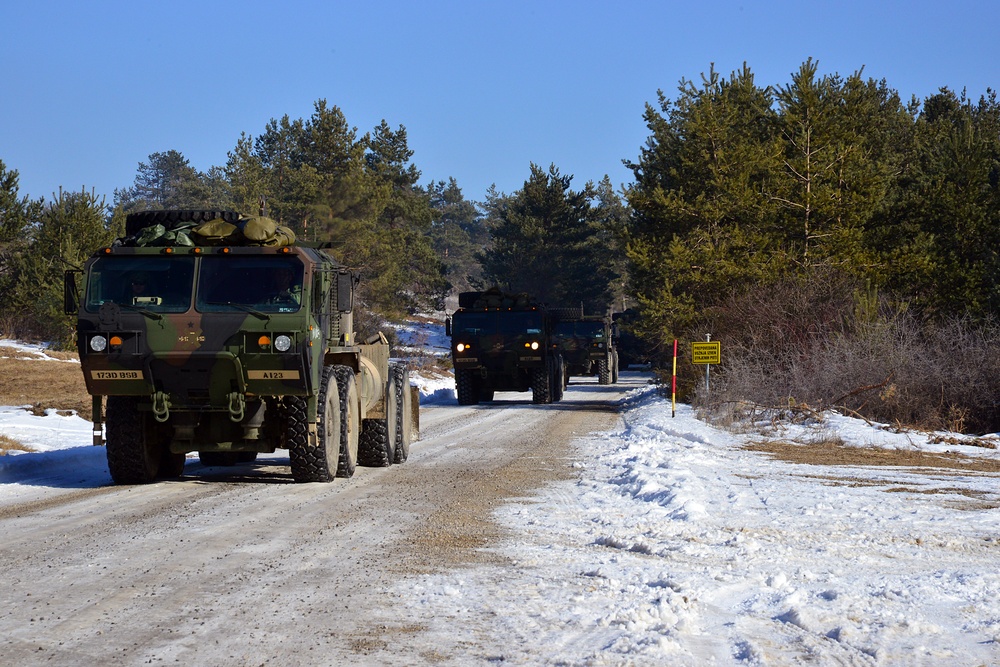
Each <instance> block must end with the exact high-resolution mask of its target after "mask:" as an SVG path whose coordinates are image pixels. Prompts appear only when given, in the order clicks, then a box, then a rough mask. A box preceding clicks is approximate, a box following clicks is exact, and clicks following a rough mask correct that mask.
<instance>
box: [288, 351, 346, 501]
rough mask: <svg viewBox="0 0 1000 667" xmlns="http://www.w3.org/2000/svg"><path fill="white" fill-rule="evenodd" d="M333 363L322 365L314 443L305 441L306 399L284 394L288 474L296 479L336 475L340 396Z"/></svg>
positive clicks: (326, 479) (321, 479)
mask: <svg viewBox="0 0 1000 667" xmlns="http://www.w3.org/2000/svg"><path fill="white" fill-rule="evenodd" d="M336 368H337V367H336V366H326V367H324V368H323V377H322V380H321V382H320V388H319V405H318V406H317V412H316V416H317V418H318V420H319V424H318V426H317V429H316V431H317V434H316V435H317V438H316V442H315V443H311V442H309V425H308V411H307V408H306V401H305V399H304V398H301V397H299V396H286V397H285V423H286V431H285V443H286V445H287V446H288V460H289V463H291V467H292V478H293V479H294V480H295V481H296V482H332V481H333V478H334V477H336V475H337V465H338V459H339V457H340V440H341V437H340V436H341V433H340V429H341V421H342V420H341V415H340V410H341V404H342V401H341V398H340V388H339V386H338V384H337V376H336Z"/></svg>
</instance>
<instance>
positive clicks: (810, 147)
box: [623, 60, 1000, 430]
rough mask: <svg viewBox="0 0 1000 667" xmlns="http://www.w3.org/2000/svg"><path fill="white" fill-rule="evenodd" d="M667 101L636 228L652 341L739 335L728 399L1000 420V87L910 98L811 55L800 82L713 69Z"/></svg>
mask: <svg viewBox="0 0 1000 667" xmlns="http://www.w3.org/2000/svg"><path fill="white" fill-rule="evenodd" d="M658 102H659V104H658V105H657V106H653V105H647V108H646V113H645V120H646V123H647V126H648V128H649V130H650V136H649V138H648V140H647V141H646V144H645V145H644V146H643V147H642V150H641V154H640V155H639V158H638V160H637V161H635V162H630V163H628V165H629V166H630V167H631V169H632V171H633V173H634V175H635V183H634V185H632V186H630V187H629V188H628V190H627V192H626V200H627V202H628V204H629V206H630V209H631V215H630V217H629V218H628V221H627V224H626V226H625V230H624V233H623V242H624V244H625V248H626V255H627V257H628V270H629V273H630V287H631V290H630V293H631V296H632V297H633V298H634V300H635V301H634V303H635V304H636V306H637V308H638V310H639V311H640V313H641V317H640V318H639V319H638V320H637V328H638V329H639V330H640V331H641V333H642V334H644V335H645V336H646V337H647V339H648V340H649V341H651V342H652V343H654V344H655V346H657V347H658V349H659V350H660V351H661V352H663V353H665V352H666V350H668V349H669V347H670V346H671V345H672V342H673V339H674V338H675V337H677V338H680V339H681V340H704V337H703V336H704V334H705V333H706V332H711V333H713V334H714V336H713V339H721V340H723V347H724V353H723V365H722V367H721V368H720V369H719V370H720V371H721V372H720V373H718V374H713V377H714V378H717V379H718V383H717V389H718V391H716V392H714V393H713V395H712V399H714V400H716V401H721V400H731V401H738V400H744V401H745V400H756V401H761V402H771V403H772V404H779V405H780V404H782V402H784V403H785V404H786V405H787V404H788V402H789V401H791V402H793V403H794V402H796V401H808V402H810V403H811V404H813V405H814V406H815V405H817V404H824V403H826V404H830V403H831V402H836V401H838V400H841V401H843V403H844V404H845V405H847V406H848V407H849V408H851V409H856V410H858V411H861V412H862V413H865V414H868V415H872V416H875V417H877V418H880V419H888V420H890V421H893V420H896V419H899V420H900V421H903V422H905V423H914V421H921V420H922V421H923V422H924V423H926V424H928V425H931V426H938V427H941V426H954V425H957V424H959V423H962V424H965V425H966V426H970V427H971V428H973V429H978V430H990V429H994V430H995V429H996V428H997V427H1000V411H998V409H997V407H996V400H995V397H996V396H997V395H998V392H1000V381H997V380H996V379H994V378H995V377H996V375H997V374H996V370H997V369H996V368H993V367H992V364H991V363H988V362H990V361H991V360H992V358H993V357H995V356H996V355H995V350H996V347H997V343H998V342H1000V332H998V329H997V327H996V325H995V323H994V314H995V313H996V312H997V308H998V306H1000V291H998V285H1000V258H998V254H997V251H998V249H1000V224H998V223H1000V186H998V181H1000V106H998V104H997V100H996V97H995V94H994V92H993V91H987V93H986V94H985V95H984V96H982V97H981V98H980V99H978V100H973V99H970V98H969V97H968V96H967V95H966V93H965V92H962V93H959V94H956V93H954V92H952V91H950V90H948V89H945V88H942V89H940V91H939V92H938V93H936V94H934V95H932V96H930V97H928V98H927V99H925V100H923V101H922V102H920V101H918V100H916V99H912V100H910V101H909V102H906V103H904V102H903V101H902V100H901V99H900V96H899V94H898V93H897V92H896V91H894V90H893V89H891V88H890V87H889V86H888V85H887V84H886V82H885V81H875V80H873V79H870V78H865V77H864V76H863V73H862V72H860V71H859V72H855V73H854V74H852V75H850V76H847V77H842V76H840V75H837V74H833V75H826V76H820V75H819V74H818V68H817V64H816V63H815V62H813V61H812V60H808V61H806V62H805V63H803V65H802V66H801V67H800V68H799V70H798V71H797V72H795V73H793V74H792V76H791V81H790V82H789V83H788V84H786V85H783V86H777V87H769V86H760V85H758V84H757V83H756V82H755V79H754V75H753V73H752V72H751V71H750V69H749V68H747V67H746V66H744V68H743V69H742V70H741V71H737V72H734V73H732V74H731V75H730V76H729V77H728V78H724V77H722V76H720V75H719V74H718V73H717V72H715V71H714V69H713V70H710V71H709V72H708V73H707V74H705V75H703V77H702V80H701V82H700V84H698V85H695V84H694V83H692V82H690V81H682V82H681V85H680V86H679V88H678V94H677V96H676V98H675V99H669V98H667V97H666V96H665V95H664V94H663V93H662V92H660V94H659V100H658ZM947 340H953V341H962V344H961V345H957V344H951V345H949V344H946V341H947ZM963 346H964V347H963ZM957 347H961V350H958V349H956V348H957ZM960 352H961V353H960ZM698 370H700V369H698ZM689 371H690V377H689V386H690V387H692V388H693V389H695V390H697V389H698V387H699V384H698V383H697V382H696V380H695V379H694V374H695V373H696V372H697V371H696V370H695V369H689ZM972 387H975V390H974V391H970V389H971V388H972ZM973 394H975V398H973ZM918 398H919V400H918ZM918 406H919V407H918ZM919 415H922V417H921V416H919ZM956 415H957V416H958V417H959V418H958V419H956Z"/></svg>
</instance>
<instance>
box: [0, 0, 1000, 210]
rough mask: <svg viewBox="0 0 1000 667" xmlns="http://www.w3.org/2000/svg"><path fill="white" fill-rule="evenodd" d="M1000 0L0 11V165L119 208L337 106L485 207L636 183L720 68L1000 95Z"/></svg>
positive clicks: (917, 92)
mask: <svg viewBox="0 0 1000 667" xmlns="http://www.w3.org/2000/svg"><path fill="white" fill-rule="evenodd" d="M998 36H1000V2H997V1H996V0H983V1H981V2H971V1H968V0H951V1H950V2H945V1H943V0H909V1H899V0H890V1H880V0H867V1H856V0H848V1H844V2H833V1H830V0H794V1H793V0H781V1H777V2H753V1H751V0H735V1H731V0H718V1H711V0H706V1H704V2H692V1H688V2H667V1H661V2H655V1H637V2H630V1H629V0H615V1H614V2H593V1H587V0H578V1H575V2H569V1H567V2H547V1H545V0H536V1H534V2H531V1H521V0H515V1H507V2H479V1H476V0H461V1H449V2H433V1H426V2H418V1H415V0H414V1H410V2H402V1H392V2H380V1H378V0H363V1H362V0H353V1H351V2H341V1H339V0H333V1H308V2H306V1H297V0H286V1H285V2H263V1H261V0H248V1H244V2H213V1H212V0H201V1H200V2H189V1H187V0H181V1H171V2H155V3H154V2H146V1H145V0H128V1H125V2H117V1H101V0H97V1H93V2H80V1H77V0H74V1H66V0H59V1H48V0H36V1H33V2H28V1H27V0H25V1H18V0H2V2H0V68H2V71H3V74H4V76H3V80H2V83H0V114H2V116H0V160H2V161H3V162H4V163H5V164H6V166H7V168H8V169H15V170H17V171H18V172H20V184H21V188H20V194H21V195H25V194H28V195H31V196H32V197H33V198H37V197H45V198H46V199H48V198H50V197H51V195H52V193H53V192H55V191H57V189H58V188H59V187H60V186H62V187H63V188H64V189H67V190H79V189H80V188H81V187H82V186H85V187H86V188H87V189H88V190H89V189H91V188H93V189H94V190H95V191H96V192H97V193H98V194H103V195H106V196H107V199H108V202H109V203H110V202H111V199H112V194H113V191H114V189H115V188H121V187H127V186H130V185H132V183H133V181H134V179H135V175H136V169H137V167H138V165H139V163H140V162H146V161H147V158H148V156H149V155H150V154H151V153H154V152H162V151H167V150H177V151H180V152H181V153H183V154H184V156H185V157H187V158H188V159H189V160H190V162H191V165H192V166H194V167H195V168H197V169H199V170H202V171H205V170H207V169H209V168H210V167H212V166H213V165H219V166H221V165H224V164H225V162H226V153H227V151H229V150H231V149H232V148H233V147H234V146H235V145H236V141H237V139H238V138H239V136H240V133H241V132H246V133H248V134H250V135H257V134H259V133H260V132H261V131H262V130H263V129H264V126H265V124H266V123H267V122H268V121H269V120H270V119H272V118H281V117H282V116H284V115H286V114H287V115H288V116H290V117H291V118H293V119H294V118H308V117H309V115H310V114H311V113H312V110H313V103H314V102H315V101H316V100H318V99H321V98H322V99H326V100H327V102H328V103H329V104H331V105H336V106H338V107H340V108H341V110H343V112H344V114H345V116H346V118H347V121H348V122H349V123H350V124H351V125H352V126H355V127H356V128H357V129H358V132H359V134H363V133H365V132H368V131H370V130H371V129H372V128H374V127H375V126H376V125H378V124H379V123H380V122H381V120H382V119H385V120H386V121H387V122H388V123H389V125H390V126H391V127H393V128H396V127H398V126H399V125H403V126H405V127H406V130H407V134H408V136H409V143H410V148H411V149H412V150H413V151H414V156H413V164H415V165H416V166H417V168H418V169H420V171H421V172H422V178H421V183H422V184H426V183H428V182H430V181H438V180H447V179H448V178H449V177H454V178H455V179H456V180H457V181H458V184H459V186H460V187H461V188H462V191H463V192H464V194H465V196H466V198H467V199H472V200H476V201H481V200H482V199H483V198H484V195H485V193H486V190H487V188H488V187H489V186H490V184H496V186H497V188H498V189H499V190H500V191H502V192H513V191H515V190H517V189H519V188H520V187H521V186H522V185H523V183H524V180H525V179H526V178H527V177H528V174H529V166H530V164H531V163H532V162H534V163H535V164H539V165H541V166H543V167H546V168H547V167H548V166H549V165H550V164H555V165H556V166H557V167H558V168H559V170H560V171H561V172H562V173H563V174H570V175H573V176H574V180H573V187H574V188H580V187H582V186H583V185H584V183H585V182H586V181H588V180H595V181H596V180H599V179H601V178H602V177H603V176H604V175H605V174H607V175H609V176H610V177H611V180H612V182H613V183H614V184H615V185H616V187H617V186H620V185H622V184H625V183H629V182H631V173H630V172H629V171H628V170H627V169H625V167H624V166H623V165H622V160H623V159H630V160H634V159H636V158H637V157H638V155H639V151H640V148H641V146H642V144H643V142H644V141H645V139H646V137H647V136H648V132H647V129H646V127H645V124H644V123H643V119H642V114H643V109H644V105H645V104H646V103H647V102H648V103H654V104H655V102H656V92H657V90H658V89H662V90H663V91H664V92H665V93H666V94H667V95H668V96H669V97H675V96H676V89H677V85H678V83H679V81H680V80H681V79H682V78H687V79H693V80H695V81H699V80H700V76H701V74H702V73H703V72H706V71H707V70H708V69H709V67H710V65H711V64H712V63H715V68H716V70H718V71H720V72H721V73H723V74H724V75H728V74H729V73H730V72H732V71H733V70H735V69H738V68H740V67H741V66H742V64H743V63H744V62H746V63H747V64H748V65H749V66H750V68H751V69H752V70H753V72H754V73H755V75H756V78H757V82H758V83H759V84H761V85H769V84H779V85H780V84H786V83H788V81H789V80H790V76H791V73H792V72H793V71H795V70H797V69H798V68H799V66H800V65H801V64H802V63H803V62H804V61H805V60H806V59H807V58H810V57H811V58H813V59H814V60H817V61H818V62H819V66H820V72H821V73H822V74H828V73H833V72H837V73H840V74H842V75H848V74H851V73H852V72H854V71H856V70H858V69H859V68H861V67H864V72H865V74H866V75H867V76H870V77H872V78H875V79H885V80H886V81H887V83H888V85H889V86H890V87H892V88H894V89H896V90H897V91H899V93H900V94H901V96H902V97H903V99H904V100H908V99H909V98H910V97H911V96H916V97H917V98H919V99H923V98H925V97H927V96H928V95H931V94H933V93H935V92H936V91H937V90H938V89H939V88H941V87H949V88H951V89H953V90H956V91H961V90H962V89H963V88H965V89H967V90H968V93H969V95H970V96H971V97H972V98H973V99H978V98H979V97H980V96H981V95H982V94H984V93H985V92H986V90H987V88H988V87H992V88H996V87H997V86H998V83H1000V77H998V74H1000V40H998Z"/></svg>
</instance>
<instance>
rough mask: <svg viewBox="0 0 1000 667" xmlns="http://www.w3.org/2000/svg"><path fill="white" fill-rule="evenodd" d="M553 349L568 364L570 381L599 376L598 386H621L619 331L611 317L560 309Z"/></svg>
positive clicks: (567, 371)
mask: <svg viewBox="0 0 1000 667" xmlns="http://www.w3.org/2000/svg"><path fill="white" fill-rule="evenodd" d="M556 314H557V315H558V321H557V322H556V325H555V334H554V336H553V345H554V347H555V349H557V350H558V351H559V353H560V354H561V355H562V357H563V359H564V360H565V363H566V375H567V377H573V376H595V375H596V376H597V382H598V384H616V383H617V382H618V347H617V343H618V329H617V325H615V323H614V322H613V321H612V319H611V318H610V317H601V316H585V315H584V314H583V309H582V308H579V309H571V308H560V309H558V311H557V313H556Z"/></svg>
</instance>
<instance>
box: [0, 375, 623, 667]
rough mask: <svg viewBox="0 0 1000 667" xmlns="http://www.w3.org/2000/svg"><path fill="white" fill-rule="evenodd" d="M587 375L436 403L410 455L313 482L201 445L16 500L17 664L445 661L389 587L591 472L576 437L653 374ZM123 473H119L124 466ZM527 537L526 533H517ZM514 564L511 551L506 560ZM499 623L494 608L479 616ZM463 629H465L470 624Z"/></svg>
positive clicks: (11, 644) (481, 554)
mask: <svg viewBox="0 0 1000 667" xmlns="http://www.w3.org/2000/svg"><path fill="white" fill-rule="evenodd" d="M622 379H623V381H622V383H620V384H618V385H613V386H599V385H597V384H594V383H592V382H589V383H585V384H572V385H570V388H569V390H568V391H567V393H566V397H565V399H564V400H563V401H562V402H560V403H557V404H553V405H545V406H539V405H532V404H531V402H530V395H529V394H516V393H514V394H507V393H505V394H498V395H497V398H498V401H497V402H495V403H492V404H486V405H481V406H474V407H459V406H457V405H446V406H439V407H430V408H424V409H423V410H422V411H421V429H422V431H421V439H420V440H419V441H418V442H416V443H414V445H413V448H412V450H411V455H410V460H409V461H408V462H406V463H405V464H402V465H395V466H392V467H390V468H379V469H376V468H360V467H359V468H358V472H357V474H356V475H355V476H354V477H353V478H352V479H350V480H341V479H338V480H336V481H335V482H333V483H331V484H295V483H293V482H292V479H291V476H290V473H289V471H288V467H287V464H288V460H287V455H286V454H287V453H285V452H279V453H277V454H275V455H274V456H273V457H268V458H265V457H262V458H260V459H259V460H258V461H257V462H256V463H254V464H244V465H241V466H239V467H235V468H228V469H223V468H205V467H203V466H201V465H200V464H199V463H197V459H192V460H189V462H188V466H187V468H186V470H185V476H184V477H183V478H182V479H180V480H178V481H172V482H163V483H158V484H152V485H148V486H129V487H113V486H105V487H98V488H84V489H61V488H60V489H53V490H52V493H51V495H47V496H46V498H45V499H44V500H41V501H38V502H32V503H27V504H21V505H18V506H9V507H3V506H0V554H2V560H0V563H2V570H3V585H2V588H0V590H2V593H0V656H2V657H3V662H4V663H5V664H17V665H35V664H39V665H40V664H111V665H119V664H127V665H132V664H172V663H176V664H199V665H209V664H211V665H265V664H266V665H337V664H445V663H449V662H450V661H451V659H452V658H454V656H451V655H449V653H448V649H447V647H442V650H437V649H434V648H429V647H428V646H427V642H425V641H421V639H420V635H421V631H422V628H421V624H420V621H419V614H415V613H414V611H413V610H406V609H401V608H400V609H397V608H396V607H394V600H393V598H392V595H391V594H390V593H389V591H390V590H391V589H392V588H393V587H396V586H398V585H399V583H400V582H405V579H406V578H407V577H412V576H416V575H419V574H421V573H426V572H438V571H442V570H446V569H450V568H457V567H463V566H465V565H468V564H473V563H476V562H482V561H483V560H484V559H485V560H489V559H495V558H496V556H493V555H490V554H491V552H489V551H484V550H483V547H485V546H488V545H489V544H491V543H494V542H495V541H497V540H498V539H500V538H501V537H502V536H501V534H500V529H499V528H498V527H497V526H496V525H495V524H494V523H493V522H492V521H491V516H490V513H491V510H492V509H493V508H495V507H496V506H497V505H498V504H501V503H503V502H504V500H505V499H507V498H510V497H514V496H523V495H525V494H527V493H530V491H531V490H532V489H534V488H537V487H538V486H539V485H542V484H544V483H545V482H547V481H549V480H555V479H565V478H566V477H568V476H572V475H574V472H573V469H572V467H571V463H572V460H571V457H572V451H573V449H572V446H571V443H572V441H573V440H574V438H575V437H582V436H585V435H587V434H588V433H592V432H594V431H601V430H607V429H610V428H613V427H614V425H615V423H616V420H617V415H616V409H617V403H618V399H619V398H620V397H621V396H622V395H624V393H625V392H626V391H627V390H628V389H630V388H632V387H634V386H635V384H634V383H638V382H641V381H642V380H641V379H639V378H630V377H629V376H628V375H627V374H623V378H622ZM109 483H110V480H109ZM508 537H513V538H515V539H516V536H508ZM501 565H502V563H501ZM470 622H472V623H476V624H480V625H481V627H482V628H488V627H489V623H490V620H489V619H470ZM456 630H457V631H458V630H459V629H456Z"/></svg>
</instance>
